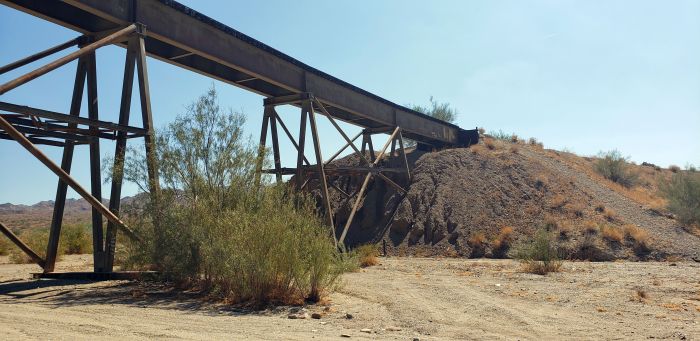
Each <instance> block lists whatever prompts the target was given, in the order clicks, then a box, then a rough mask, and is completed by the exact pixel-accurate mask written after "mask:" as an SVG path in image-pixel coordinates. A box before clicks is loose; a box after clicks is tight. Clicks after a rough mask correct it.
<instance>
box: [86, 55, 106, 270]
mask: <svg viewBox="0 0 700 341" xmlns="http://www.w3.org/2000/svg"><path fill="white" fill-rule="evenodd" d="M87 61H88V63H87V65H88V67H87V92H88V101H87V105H88V117H89V118H90V119H91V120H97V119H99V111H98V105H97V60H96V58H95V53H94V52H92V53H90V54H89V55H87ZM90 130H91V131H93V132H94V133H97V131H98V128H97V127H90ZM100 157H101V156H100V139H95V140H94V141H92V142H91V143H90V187H91V194H92V196H93V197H95V198H96V199H97V200H100V201H102V177H101V174H100V172H102V167H101V162H100ZM92 258H93V270H94V271H95V272H101V271H103V268H104V231H103V226H102V214H101V213H100V211H98V210H97V209H96V208H94V207H93V208H92Z"/></svg>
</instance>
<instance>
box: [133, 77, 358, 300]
mask: <svg viewBox="0 0 700 341" xmlns="http://www.w3.org/2000/svg"><path fill="white" fill-rule="evenodd" d="M243 123H244V116H243V114H240V113H234V112H230V111H229V112H224V111H223V110H222V109H220V107H219V105H218V102H217V96H216V91H215V90H214V89H213V88H212V89H211V90H210V91H209V92H208V93H207V94H205V95H203V96H202V97H200V98H199V99H198V100H197V101H196V102H195V103H194V104H192V105H191V106H189V107H188V112H187V114H186V115H184V116H179V117H177V118H176V119H175V121H174V122H173V123H171V124H170V125H168V126H167V127H166V128H165V129H163V130H162V131H161V132H160V133H159V134H158V136H157V140H156V141H157V142H156V150H157V153H156V154H157V156H156V157H157V159H158V164H159V166H160V178H161V187H162V188H163V190H162V191H161V192H160V193H159V195H156V194H155V193H148V192H146V196H147V197H148V198H149V199H150V200H148V201H147V204H146V205H145V206H144V207H134V208H132V210H133V211H131V212H126V213H127V214H126V216H127V217H129V218H128V219H129V220H130V222H131V225H132V226H135V227H136V228H137V229H138V230H137V232H138V233H139V234H140V235H141V236H142V237H143V242H131V243H129V244H128V245H127V250H126V251H127V252H126V254H127V255H126V258H125V266H126V267H128V268H151V269H155V270H159V271H161V272H162V273H163V278H164V279H167V280H173V281H175V282H177V283H179V284H180V285H183V286H185V287H198V288H202V289H204V290H207V291H208V292H209V293H210V294H211V295H214V296H216V297H220V298H223V299H225V300H226V301H228V302H241V303H243V302H246V303H250V304H256V305H263V304H268V303H275V302H281V303H290V304H291V303H300V302H301V301H303V300H304V299H307V300H311V301H318V300H319V299H320V297H321V295H322V294H323V293H324V291H326V290H328V289H330V288H332V286H333V283H334V282H335V281H336V279H337V278H338V276H339V274H340V273H341V271H343V270H344V269H345V267H344V266H345V265H344V263H343V262H342V260H343V259H342V256H340V255H339V253H338V251H337V248H336V247H335V245H334V242H333V238H332V235H331V233H330V230H329V229H328V228H327V227H325V226H323V224H322V222H321V220H320V219H319V217H318V214H317V212H316V208H315V205H314V202H313V200H311V198H309V197H306V196H304V195H301V194H298V195H297V194H295V193H292V192H291V191H290V190H289V189H288V187H287V186H286V185H279V186H273V185H269V184H267V183H263V185H262V186H261V187H257V185H256V184H255V164H256V161H257V160H258V159H257V149H258V148H257V146H254V145H253V144H252V143H251V142H250V139H246V138H245V137H244V135H243V131H242V126H243ZM129 156H130V158H129V159H127V160H125V161H124V163H123V164H124V170H123V172H124V173H123V174H124V176H125V179H128V180H130V181H134V182H136V183H137V184H138V186H139V187H140V188H141V189H143V190H147V189H148V188H149V186H148V182H147V176H146V174H147V172H146V168H145V164H146V162H145V156H144V155H143V152H142V151H137V150H132V151H131V152H130V155H129ZM125 210H126V208H125Z"/></svg>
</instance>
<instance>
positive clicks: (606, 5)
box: [0, 0, 700, 204]
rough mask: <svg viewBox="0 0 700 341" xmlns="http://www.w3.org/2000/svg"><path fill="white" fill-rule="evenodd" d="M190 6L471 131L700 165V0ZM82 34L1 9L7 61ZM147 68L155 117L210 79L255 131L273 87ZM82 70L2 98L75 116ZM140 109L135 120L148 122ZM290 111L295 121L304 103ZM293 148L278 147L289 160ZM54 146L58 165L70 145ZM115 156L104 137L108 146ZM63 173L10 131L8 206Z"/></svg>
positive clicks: (118, 56) (38, 196)
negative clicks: (430, 107)
mask: <svg viewBox="0 0 700 341" xmlns="http://www.w3.org/2000/svg"><path fill="white" fill-rule="evenodd" d="M182 2H183V3H184V4H186V5H188V6H190V7H192V8H194V9H196V10H198V11H200V12H202V13H204V14H206V15H208V16H210V17H213V18H214V19H216V20H218V21H220V22H223V23H225V24H227V25H229V26H231V27H233V28H235V29H237V30H239V31H242V32H244V33H246V34H248V35H250V36H252V37H254V38H256V39H258V40H260V41H263V42H265V43H266V44H268V45H271V46H272V47H275V48H277V49H279V50H281V51H282V52H284V53H287V54H288V55H291V56H292V57H295V58H297V59H299V60H301V61H303V62H305V63H307V64H309V65H312V66H314V67H316V68H318V69H320V70H323V71H325V72H327V73H330V74H332V75H334V76H336V77H338V78H340V79H343V80H345V81H348V82H350V83H352V84H354V85H357V86H359V87H361V88H363V89H366V90H368V91H371V92H373V93H375V94H377V95H380V96H382V97H384V98H387V99H389V100H391V101H394V102H396V103H399V104H411V103H415V104H426V103H427V102H428V98H429V96H431V95H432V96H435V98H436V99H437V100H439V101H445V102H449V103H451V104H453V105H454V106H455V107H456V108H457V109H458V110H459V112H460V113H461V115H460V116H459V117H458V120H457V124H458V125H460V126H462V127H464V128H471V127H476V126H479V127H485V128H486V129H487V130H498V129H502V130H504V131H507V132H515V133H517V134H518V135H520V136H522V137H531V136H533V137H536V138H538V139H539V140H541V141H543V142H544V144H545V146H546V147H548V148H557V149H561V148H568V149H569V150H571V151H574V152H576V153H579V154H584V155H590V154H596V153H597V152H599V151H601V150H610V149H614V148H617V149H619V150H620V151H621V152H622V153H623V154H624V155H629V156H630V157H631V158H632V160H634V161H637V162H642V161H647V162H653V163H656V164H659V165H662V166H668V165H670V164H677V165H681V166H683V165H685V164H686V163H693V164H696V165H700V1H682V0H674V1H665V0H663V1H662V0H658V1H643V0H627V1H622V0H616V1H603V0H598V1H590V0H580V1H573V0H572V1H568V0H556V1H555V0H551V1H545V0H541V1H535V0H532V1H519V0H509V1H501V0H494V1H491V0H490V1H485V0H484V1H462V0H454V1H446V0H443V1H407V0H383V1H369V0H363V1H357V0H336V1H322V0H316V1H311V0H299V1H286V0H277V1H231V0H220V1H194V0H190V1H182ZM76 35H77V34H76V33H75V32H72V31H70V30H67V29H64V28H62V27H59V26H57V25H54V24H51V23H49V22H47V21H44V20H41V19H37V18H34V17H31V16H29V15H27V14H24V13H21V12H18V11H16V10H13V9H10V8H8V7H4V6H0V64H6V63H9V62H11V61H14V60H16V59H19V58H22V57H24V56H27V55H29V54H31V53H34V52H37V51H40V50H42V49H45V48H47V47H49V46H53V45H56V44H58V43H61V42H63V41H66V40H68V39H70V38H72V37H75V36H76ZM97 57H98V80H99V90H98V91H99V105H100V115H101V118H103V119H110V120H114V121H116V117H117V113H118V106H119V104H118V103H119V94H120V91H121V77H122V72H123V57H124V50H123V49H120V48H117V47H106V48H102V49H100V50H99V51H98V56H97ZM48 61H49V59H47V60H42V61H41V62H37V63H35V64H32V66H28V67H24V68H22V69H20V70H16V71H14V72H11V73H8V74H5V75H2V76H0V82H2V83H4V82H7V81H9V80H11V79H13V78H15V77H17V76H19V75H21V74H23V73H25V72H28V71H30V70H31V69H32V67H38V66H39V65H42V64H43V63H46V62H48ZM149 72H150V81H151V94H152V104H153V111H154V116H155V124H156V126H163V125H165V124H167V123H168V122H170V121H171V120H172V119H173V117H175V116H176V115H177V114H181V113H183V112H184V106H185V105H187V104H188V103H190V102H192V101H193V100H194V99H195V98H196V97H197V96H198V95H200V94H202V93H203V92H204V91H205V90H206V89H207V88H208V87H209V86H211V84H212V83H213V84H214V85H215V86H216V87H217V89H218V90H219V93H220V100H221V104H222V105H223V106H225V107H231V108H233V109H234V110H240V111H243V112H245V113H246V115H247V117H248V122H247V123H246V129H247V131H248V132H249V133H250V134H251V136H252V138H253V139H255V140H257V138H258V136H259V133H260V132H259V131H260V128H259V127H260V123H261V117H262V97H260V96H258V95H254V94H251V93H247V92H246V91H244V90H242V89H238V88H235V87H233V86H230V85H227V84H224V83H220V82H214V81H212V80H210V79H208V78H206V77H204V76H201V75H198V74H195V73H192V72H189V71H186V70H184V69H178V68H176V67H173V66H171V65H168V64H165V63H162V62H159V61H156V60H153V59H149ZM74 73H75V64H74V63H71V64H69V65H66V66H64V67H62V68H61V69H59V70H56V71H53V72H52V73H50V74H47V75H45V76H43V77H41V78H39V79H36V80H34V81H32V82H30V83H28V84H26V85H24V86H22V87H20V88H17V89H15V90H13V91H10V92H8V93H7V94H5V95H3V96H2V97H1V98H0V100H2V101H6V102H12V103H17V104H22V105H30V106H34V107H39V108H44V109H49V110H55V111H60V112H67V111H68V107H69V103H70V93H71V88H72V82H73V77H74ZM136 104H137V101H136V100H135V101H134V105H133V110H132V117H133V118H135V119H134V120H132V122H131V124H132V125H139V124H140V121H139V117H140V114H139V108H138V106H137V105H136ZM85 113H86V111H85V106H84V105H83V115H85ZM282 116H283V119H285V122H288V125H290V129H291V130H293V131H298V128H296V126H298V123H297V122H298V112H297V111H296V110H294V109H287V110H283V111H282ZM319 121H320V122H323V119H321V118H319ZM320 128H321V129H322V131H323V132H322V141H323V148H324V154H325V155H326V156H328V155H330V154H332V153H333V152H334V151H335V148H336V147H338V146H340V145H342V143H341V141H340V137H339V135H337V134H336V133H335V132H334V131H332V130H331V129H332V128H331V126H330V125H329V124H325V122H324V123H323V124H322V125H321V126H320ZM349 130H350V132H352V131H357V130H353V129H352V128H349ZM138 142H140V141H138ZM134 143H135V142H134ZM292 149H293V147H292V146H291V144H290V143H288V142H286V141H285V142H283V154H284V157H283V163H286V165H290V166H291V165H292V163H293V160H294V156H293V155H292V154H293V153H292ZM43 150H44V151H45V152H46V153H47V154H48V155H49V156H51V157H52V158H53V159H54V160H55V161H56V162H57V163H60V155H61V154H60V148H57V147H45V148H43ZM113 152H114V146H113V144H111V143H106V142H103V143H102V154H103V155H108V154H111V153H113ZM73 174H74V175H75V177H76V178H77V179H78V180H79V181H80V182H81V183H82V184H83V185H84V186H86V187H88V185H89V175H88V161H87V147H78V148H77V150H76V160H75V162H74V165H73ZM56 181H57V178H56V177H55V175H54V174H53V173H51V172H50V171H48V170H47V169H45V167H44V166H43V165H41V164H40V163H39V161H37V160H36V159H34V158H33V157H32V156H31V155H30V154H29V153H28V152H27V151H25V150H24V149H22V148H21V147H20V146H19V145H18V144H16V143H15V142H13V141H4V140H0V203H4V202H12V203H24V204H31V203H35V202H37V201H40V200H52V199H53V198H54V195H55V187H56ZM134 191H135V188H134V187H133V186H127V187H125V190H124V194H125V195H131V194H134ZM103 193H104V195H105V196H108V193H109V186H107V185H105V186H103ZM69 196H70V197H77V195H76V194H75V193H74V192H70V194H69Z"/></svg>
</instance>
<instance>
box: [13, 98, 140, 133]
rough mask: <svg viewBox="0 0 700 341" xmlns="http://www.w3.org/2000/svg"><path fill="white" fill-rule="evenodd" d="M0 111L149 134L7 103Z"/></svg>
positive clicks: (97, 121) (129, 128)
mask: <svg viewBox="0 0 700 341" xmlns="http://www.w3.org/2000/svg"><path fill="white" fill-rule="evenodd" d="M0 110H5V111H9V112H14V113H19V114H24V115H29V116H37V117H41V118H48V119H52V120H56V121H61V122H66V123H76V124H79V125H85V126H89V127H99V128H104V129H108V130H112V131H125V132H129V133H132V134H136V135H139V136H143V135H146V134H147V133H148V131H147V130H145V129H142V128H137V127H132V126H128V125H121V124H117V123H112V122H107V121H100V120H93V119H89V118H84V117H79V116H71V115H66V114H61V113H57V112H53V111H49V110H43V109H37V108H32V107H28V106H24V105H17V104H12V103H7V102H0Z"/></svg>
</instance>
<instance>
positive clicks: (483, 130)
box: [479, 127, 486, 135]
mask: <svg viewBox="0 0 700 341" xmlns="http://www.w3.org/2000/svg"><path fill="white" fill-rule="evenodd" d="M485 133H486V129H484V127H479V134H481V135H484V134H485Z"/></svg>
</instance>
